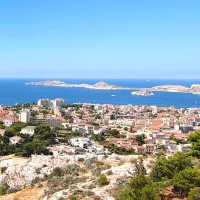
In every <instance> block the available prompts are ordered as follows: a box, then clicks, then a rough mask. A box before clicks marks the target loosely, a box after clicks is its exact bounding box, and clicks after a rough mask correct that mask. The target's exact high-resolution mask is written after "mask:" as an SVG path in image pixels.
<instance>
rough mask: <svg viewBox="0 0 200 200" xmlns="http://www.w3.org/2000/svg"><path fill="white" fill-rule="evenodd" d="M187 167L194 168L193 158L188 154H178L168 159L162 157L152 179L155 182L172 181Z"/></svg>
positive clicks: (155, 166) (153, 170)
mask: <svg viewBox="0 0 200 200" xmlns="http://www.w3.org/2000/svg"><path fill="white" fill-rule="evenodd" d="M186 167H192V162H191V157H189V156H188V155H187V154H186V153H180V152H178V153H176V154H175V155H174V156H171V157H169V158H168V159H167V158H165V157H164V156H161V157H160V158H159V159H158V160H157V161H156V163H155V165H154V167H153V169H152V171H151V174H150V176H151V178H152V180H153V181H162V180H163V179H172V178H173V177H174V175H175V174H177V173H178V172H179V171H182V170H184V169H185V168H186Z"/></svg>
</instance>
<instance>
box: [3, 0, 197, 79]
mask: <svg viewBox="0 0 200 200" xmlns="http://www.w3.org/2000/svg"><path fill="white" fill-rule="evenodd" d="M199 10H200V1H199V0H196V1H195V0H190V1H189V0H167V1H161V0H151V1H150V0H84V1H83V0H29V1H27V0H6V1H1V2H0V77H20V78H23V77H45V78H46V77H52V78H61V77H62V78H65V77H66V78H68V77H69V78H149V79H150V78H199V77H200V12H199Z"/></svg>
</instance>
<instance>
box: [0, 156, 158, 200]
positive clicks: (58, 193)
mask: <svg viewBox="0 0 200 200" xmlns="http://www.w3.org/2000/svg"><path fill="white" fill-rule="evenodd" d="M139 157H140V156H137V155H132V156H118V155H110V156H108V157H104V156H94V155H79V156H76V157H74V156H58V157H53V156H42V155H37V156H32V158H31V159H30V160H29V161H27V162H25V163H23V164H21V165H17V166H12V167H8V169H7V170H6V171H5V172H4V173H3V174H2V175H0V181H1V182H2V181H3V182H6V183H7V184H8V185H9V187H10V188H9V190H10V192H12V193H11V194H9V195H5V196H3V197H0V198H1V199H2V200H8V199H11V197H17V198H19V197H20V195H22V194H21V193H20V192H17V191H20V190H22V191H23V190H24V192H25V191H26V190H28V191H29V190H30V191H32V190H33V189H34V187H36V186H37V188H43V191H42V190H40V191H38V192H40V193H43V194H41V195H40V198H39V197H38V199H43V200H47V199H48V200H60V199H62V198H63V199H68V198H69V197H70V196H71V195H76V197H77V198H78V199H100V200H113V199H114V198H113V195H114V194H115V193H116V191H117V190H118V189H119V188H120V187H122V186H123V185H124V184H126V183H127V182H128V181H129V180H130V178H131V177H132V173H133V172H134V168H133V165H132V163H131V162H132V161H133V159H138V158H139ZM154 161H155V159H154V158H151V157H148V158H147V157H146V158H145V160H144V166H145V167H146V168H147V172H149V170H150V168H151V166H152V164H153V163H154ZM56 167H59V168H62V169H63V170H64V169H65V175H63V176H61V177H57V176H52V172H53V171H54V169H55V168H56ZM100 174H106V176H107V177H108V180H109V184H107V185H105V186H100V185H99V184H98V181H97V180H98V177H99V175H100ZM47 177H48V178H47ZM26 188H27V189H26ZM31 188H32V189H31ZM37 190H38V189H37ZM13 192H14V193H13ZM15 192H16V193H15ZM33 195H34V194H33ZM29 198H30V199H32V196H30V197H29ZM20 199H21V198H20ZM22 199H23V198H22Z"/></svg>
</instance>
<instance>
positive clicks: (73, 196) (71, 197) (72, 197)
mask: <svg viewBox="0 0 200 200" xmlns="http://www.w3.org/2000/svg"><path fill="white" fill-rule="evenodd" d="M69 199H70V200H77V198H76V196H75V195H72V196H70V197H69Z"/></svg>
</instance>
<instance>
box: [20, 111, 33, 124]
mask: <svg viewBox="0 0 200 200" xmlns="http://www.w3.org/2000/svg"><path fill="white" fill-rule="evenodd" d="M30 115H31V114H30V110H28V109H23V110H22V111H21V112H20V114H19V121H20V122H23V123H27V122H30Z"/></svg>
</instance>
